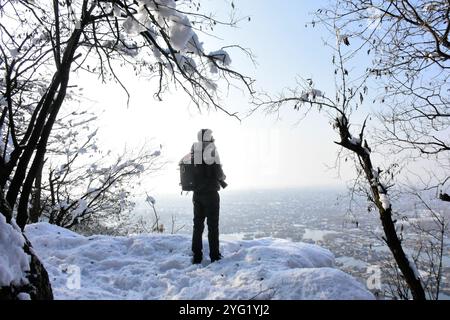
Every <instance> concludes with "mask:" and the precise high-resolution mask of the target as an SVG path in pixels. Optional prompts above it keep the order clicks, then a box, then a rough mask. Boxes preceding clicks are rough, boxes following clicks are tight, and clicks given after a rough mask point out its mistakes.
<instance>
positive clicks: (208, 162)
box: [191, 129, 226, 192]
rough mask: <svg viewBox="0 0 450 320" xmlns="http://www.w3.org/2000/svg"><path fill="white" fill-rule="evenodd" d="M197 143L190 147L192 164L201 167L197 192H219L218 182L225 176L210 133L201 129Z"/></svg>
mask: <svg viewBox="0 0 450 320" xmlns="http://www.w3.org/2000/svg"><path fill="white" fill-rule="evenodd" d="M197 138H198V141H197V142H195V143H194V144H193V145H192V148H191V157H192V159H193V162H194V164H196V165H201V166H202V174H201V177H200V179H199V181H198V183H197V184H198V187H197V190H196V191H197V192H211V191H219V190H220V181H224V180H225V179H226V176H225V174H224V172H223V170H222V165H221V162H220V157H219V154H218V152H217V148H216V145H215V144H214V138H213V137H212V131H211V130H209V129H202V130H200V131H199V133H198V135H197Z"/></svg>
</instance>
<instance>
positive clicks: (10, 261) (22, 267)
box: [0, 213, 30, 287]
mask: <svg viewBox="0 0 450 320" xmlns="http://www.w3.org/2000/svg"><path fill="white" fill-rule="evenodd" d="M13 224H14V225H11V224H9V223H6V218H5V216H4V215H3V214H1V213H0V287H3V286H10V285H11V284H12V285H16V286H19V285H22V284H26V283H28V280H27V279H26V276H27V272H28V271H30V256H29V255H27V254H26V253H25V251H24V250H23V247H24V244H25V239H24V237H23V236H22V232H21V231H20V229H19V227H18V226H17V225H15V223H14V222H13Z"/></svg>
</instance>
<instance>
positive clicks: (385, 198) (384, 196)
mask: <svg viewBox="0 0 450 320" xmlns="http://www.w3.org/2000/svg"><path fill="white" fill-rule="evenodd" d="M380 201H381V205H382V206H383V209H384V210H388V209H389V208H390V207H391V201H390V200H389V196H388V195H387V194H385V193H380Z"/></svg>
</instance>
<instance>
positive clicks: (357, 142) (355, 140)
mask: <svg viewBox="0 0 450 320" xmlns="http://www.w3.org/2000/svg"><path fill="white" fill-rule="evenodd" d="M349 142H350V143H351V144H353V145H361V139H360V138H356V137H351V138H350V140H349Z"/></svg>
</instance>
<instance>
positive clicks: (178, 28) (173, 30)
mask: <svg viewBox="0 0 450 320" xmlns="http://www.w3.org/2000/svg"><path fill="white" fill-rule="evenodd" d="M169 26H170V28H169V37H170V42H171V44H172V47H173V48H174V49H175V50H180V51H181V50H183V49H184V48H185V47H186V45H187V43H188V41H189V40H190V39H191V38H192V37H193V36H194V31H193V30H192V27H191V22H190V21H189V19H188V17H187V16H185V15H177V16H173V17H172V19H171V23H170V25H169Z"/></svg>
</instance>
